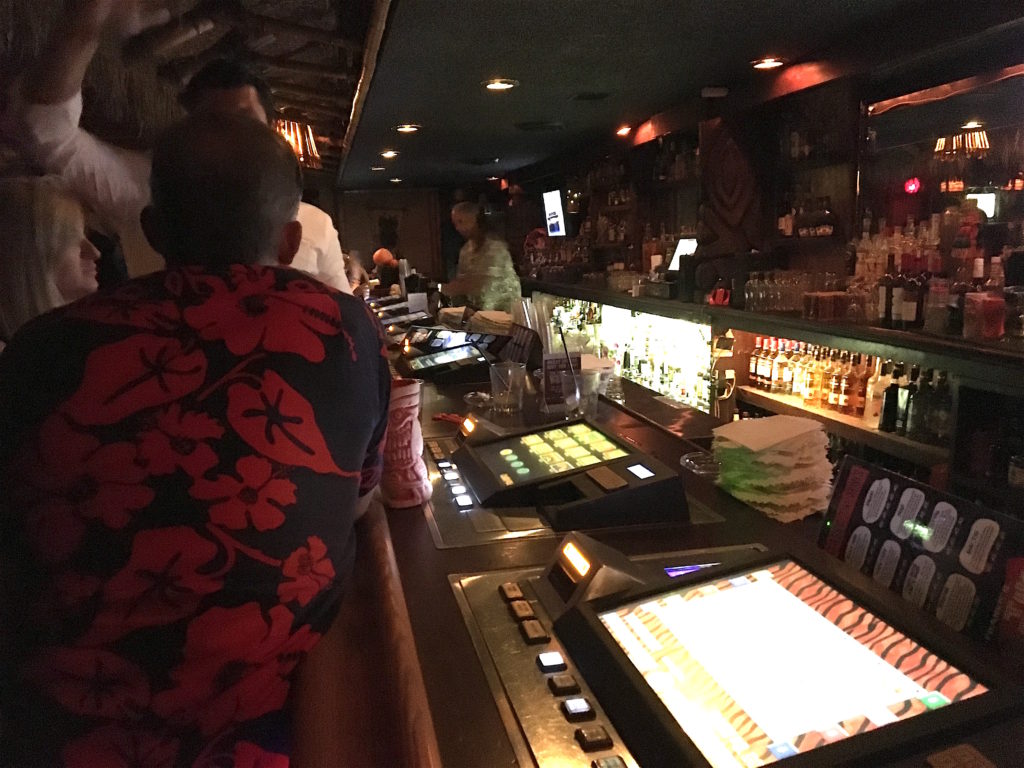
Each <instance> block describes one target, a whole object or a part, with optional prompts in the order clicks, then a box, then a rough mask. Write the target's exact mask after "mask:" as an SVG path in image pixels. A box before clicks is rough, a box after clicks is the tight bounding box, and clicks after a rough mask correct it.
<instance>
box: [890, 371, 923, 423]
mask: <svg viewBox="0 0 1024 768" xmlns="http://www.w3.org/2000/svg"><path fill="white" fill-rule="evenodd" d="M920 373H921V369H920V368H919V367H918V366H916V365H914V366H911V368H910V374H909V375H908V376H907V377H906V383H905V384H901V385H900V391H899V395H898V399H897V408H898V410H897V412H896V434H898V435H905V434H907V417H908V416H909V415H910V400H911V398H913V397H914V395H916V394H917V389H918V387H917V378H918V376H919V375H920Z"/></svg>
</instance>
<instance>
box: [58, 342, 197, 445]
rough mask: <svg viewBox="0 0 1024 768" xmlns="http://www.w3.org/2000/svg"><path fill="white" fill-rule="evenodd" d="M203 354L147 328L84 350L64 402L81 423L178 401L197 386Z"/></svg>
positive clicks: (113, 419)
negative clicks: (78, 375)
mask: <svg viewBox="0 0 1024 768" xmlns="http://www.w3.org/2000/svg"><path fill="white" fill-rule="evenodd" d="M205 378H206V355H204V354H203V352H202V350H200V349H185V347H184V346H183V345H182V342H181V341H180V340H178V339H176V338H167V337H162V336H153V335H150V334H146V333H140V334H136V335H135V336H129V337H128V338H127V339H122V340H121V341H116V342H114V343H113V344H107V345H105V346H102V347H98V348H96V349H95V350H93V351H92V352H91V353H90V354H89V358H88V359H87V360H86V363H85V374H84V376H83V377H82V383H81V386H79V388H78V391H77V392H75V394H74V395H72V396H71V398H70V399H69V400H68V401H67V403H65V404H64V409H65V410H66V411H67V412H68V413H70V414H73V415H74V418H75V421H77V422H78V423H80V424H88V425H93V424H115V423H116V422H118V421H120V420H121V419H123V418H125V417H126V416H130V415H132V414H133V413H138V412H139V411H142V410H145V409H147V408H152V407H153V406H157V405H164V404H166V403H171V402H174V401H175V400H179V399H180V398H182V397H184V396H185V395H187V394H189V393H191V392H194V391H195V390H197V389H199V387H200V386H202V384H203V381H204V379H205Z"/></svg>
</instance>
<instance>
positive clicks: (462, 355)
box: [409, 345, 484, 371]
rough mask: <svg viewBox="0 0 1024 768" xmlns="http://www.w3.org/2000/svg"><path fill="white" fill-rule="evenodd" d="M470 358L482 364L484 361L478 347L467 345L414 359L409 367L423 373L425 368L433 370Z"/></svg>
mask: <svg viewBox="0 0 1024 768" xmlns="http://www.w3.org/2000/svg"><path fill="white" fill-rule="evenodd" d="M470 358H476V359H477V360H480V361H481V362H483V361H484V358H483V357H481V356H480V352H479V351H478V350H477V349H476V347H472V346H468V345H467V346H464V347H455V348H453V349H445V350H442V351H441V352H431V353H430V354H429V355H423V356H422V357H414V358H413V359H412V360H410V361H409V367H410V368H411V369H412V370H414V371H421V370H423V369H424V368H433V367H434V366H436V365H444V364H446V363H454V362H456V361H458V360H469V359H470Z"/></svg>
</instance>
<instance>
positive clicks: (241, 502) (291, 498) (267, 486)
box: [189, 456, 295, 531]
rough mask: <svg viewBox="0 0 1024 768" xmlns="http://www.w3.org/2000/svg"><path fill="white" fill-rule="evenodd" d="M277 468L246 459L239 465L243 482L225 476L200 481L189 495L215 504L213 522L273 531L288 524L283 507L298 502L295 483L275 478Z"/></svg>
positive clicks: (233, 528)
mask: <svg viewBox="0 0 1024 768" xmlns="http://www.w3.org/2000/svg"><path fill="white" fill-rule="evenodd" d="M273 471H274V467H273V465H272V464H271V463H270V462H269V461H267V460H266V459H264V458H261V457H259V456H243V457H242V458H240V459H239V460H238V462H237V463H236V464H235V472H237V473H238V477H239V478H240V479H235V478H234V477H232V476H231V475H221V476H220V477H218V478H217V479H216V480H204V479H202V478H199V479H197V480H196V481H195V483H193V484H192V488H191V489H189V494H191V495H192V496H193V498H196V499H203V500H204V501H215V502H217V503H216V504H213V505H212V506H211V507H210V520H212V521H213V522H214V523H216V524H217V525H223V526H224V527H225V528H231V529H232V530H236V531H237V530H241V529H243V528H248V527H249V526H250V525H251V526H252V527H254V528H255V529H256V530H257V531H269V530H271V529H273V528H277V527H279V526H280V525H281V524H282V523H283V522H284V513H283V512H282V511H281V509H282V508H283V507H286V506H288V505H289V504H294V503H295V484H294V483H292V482H291V481H290V480H285V479H283V478H279V477H277V478H275V477H273Z"/></svg>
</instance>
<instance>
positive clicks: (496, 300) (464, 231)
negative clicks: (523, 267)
mask: <svg viewBox="0 0 1024 768" xmlns="http://www.w3.org/2000/svg"><path fill="white" fill-rule="evenodd" d="M452 224H453V225H454V227H455V229H456V230H457V231H458V233H459V234H460V235H462V236H463V237H464V238H466V244H465V245H463V246H462V250H460V251H459V268H458V271H457V272H456V275H455V279H454V280H452V281H451V282H449V283H448V284H447V285H445V292H446V293H447V294H448V296H456V297H465V299H466V301H467V302H468V303H469V304H470V305H471V306H473V307H475V308H476V309H492V310H493V309H497V310H501V311H503V312H511V311H512V303H513V302H514V301H515V300H516V299H517V298H519V297H520V296H521V295H522V288H521V287H520V284H519V276H518V275H517V274H516V270H515V267H514V266H513V265H512V256H511V254H509V252H508V246H507V245H506V244H505V242H504V241H503V240H501V239H500V238H499V237H498V236H497V235H495V234H493V233H492V232H491V231H490V230H489V229H488V226H487V220H486V218H485V217H484V211H483V209H482V208H481V207H480V206H479V205H477V204H476V203H469V202H462V203H457V204H456V205H455V206H454V207H453V208H452Z"/></svg>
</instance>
